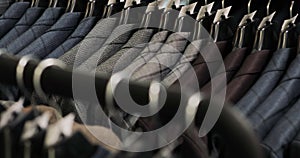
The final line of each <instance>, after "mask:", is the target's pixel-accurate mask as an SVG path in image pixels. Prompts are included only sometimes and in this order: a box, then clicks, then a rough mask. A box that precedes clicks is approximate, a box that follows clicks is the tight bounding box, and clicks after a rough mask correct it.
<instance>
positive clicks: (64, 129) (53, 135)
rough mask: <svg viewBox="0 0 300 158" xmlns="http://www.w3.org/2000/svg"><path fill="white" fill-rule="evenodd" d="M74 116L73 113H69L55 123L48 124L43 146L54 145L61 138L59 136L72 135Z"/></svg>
mask: <svg viewBox="0 0 300 158" xmlns="http://www.w3.org/2000/svg"><path fill="white" fill-rule="evenodd" d="M74 118H75V115H74V114H69V115H67V116H66V117H64V118H62V119H61V120H59V121H58V122H57V123H55V124H53V125H50V126H49V128H48V130H47V134H46V139H45V146H46V147H51V146H54V145H55V144H56V143H58V142H59V141H60V140H61V136H64V137H70V136H71V135H72V128H73V123H74Z"/></svg>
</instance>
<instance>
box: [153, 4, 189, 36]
mask: <svg viewBox="0 0 300 158" xmlns="http://www.w3.org/2000/svg"><path fill="white" fill-rule="evenodd" d="M186 5H188V2H186V1H182V2H181V1H180V0H169V1H168V2H167V5H166V7H165V8H164V11H163V13H162V15H161V20H160V26H159V28H160V29H163V30H165V29H167V30H174V29H175V28H174V23H172V21H176V18H177V17H178V16H177V15H178V14H179V13H178V12H176V11H175V10H180V9H181V7H182V6H186Z"/></svg>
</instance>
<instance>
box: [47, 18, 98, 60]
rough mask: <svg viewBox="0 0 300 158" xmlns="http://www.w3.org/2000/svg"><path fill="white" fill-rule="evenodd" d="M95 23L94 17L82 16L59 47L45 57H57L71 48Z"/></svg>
mask: <svg viewBox="0 0 300 158" xmlns="http://www.w3.org/2000/svg"><path fill="white" fill-rule="evenodd" d="M95 23H96V17H87V18H84V19H83V20H82V21H81V22H80V24H79V25H78V27H77V28H76V30H75V31H74V32H73V33H72V34H71V35H70V36H69V37H68V39H67V40H66V41H64V42H63V44H61V45H60V46H59V47H57V48H56V49H55V50H53V51H52V52H51V53H50V54H49V55H47V56H46V57H45V58H59V57H60V56H62V55H63V54H64V53H66V52H67V51H69V50H70V49H72V48H73V47H74V46H75V45H77V44H78V43H79V42H80V41H82V40H83V39H84V38H85V36H86V35H87V34H88V33H89V32H90V31H91V29H92V28H93V27H94V25H95Z"/></svg>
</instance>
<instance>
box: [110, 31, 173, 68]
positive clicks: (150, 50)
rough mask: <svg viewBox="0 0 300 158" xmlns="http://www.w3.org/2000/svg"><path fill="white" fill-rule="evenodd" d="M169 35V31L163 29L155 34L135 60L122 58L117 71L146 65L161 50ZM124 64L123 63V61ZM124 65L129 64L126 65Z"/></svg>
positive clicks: (116, 66)
mask: <svg viewBox="0 0 300 158" xmlns="http://www.w3.org/2000/svg"><path fill="white" fill-rule="evenodd" d="M168 36H169V32H168V31H161V32H158V33H156V34H154V35H153V37H152V38H151V40H150V42H149V43H148V44H147V46H146V47H145V48H144V49H143V50H142V51H141V53H139V55H138V56H137V57H136V58H135V59H134V61H133V62H131V60H122V61H121V62H120V63H117V64H116V65H115V72H117V71H121V70H122V71H127V72H128V73H129V72H134V71H135V70H138V69H139V68H141V67H142V66H143V65H145V64H146V63H147V62H148V61H149V60H150V59H151V58H152V57H153V56H155V54H156V53H157V52H158V51H159V50H160V48H161V47H162V46H163V45H164V43H165V41H166V40H167V38H168ZM122 62H123V63H124V64H123V63H122ZM124 65H128V66H127V67H124Z"/></svg>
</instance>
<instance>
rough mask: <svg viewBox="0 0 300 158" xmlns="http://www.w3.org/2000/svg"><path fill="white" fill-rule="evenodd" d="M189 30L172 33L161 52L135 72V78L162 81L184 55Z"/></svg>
mask: <svg viewBox="0 0 300 158" xmlns="http://www.w3.org/2000/svg"><path fill="white" fill-rule="evenodd" d="M189 36H190V33H189V32H178V33H173V34H171V35H170V36H169V37H168V39H167V41H166V43H165V44H164V45H163V46H162V47H161V49H160V50H159V52H158V53H157V54H156V55H155V56H154V57H153V58H152V59H151V60H149V62H148V63H146V64H145V65H144V66H142V67H141V68H140V69H139V70H137V71H136V72H134V73H133V75H132V78H133V79H134V80H150V81H151V80H159V81H161V80H162V79H163V78H164V77H165V76H166V75H167V74H168V73H169V72H170V71H171V68H172V67H173V66H174V65H175V64H176V63H177V61H178V60H179V58H180V57H181V56H182V55H181V53H182V52H183V51H184V49H185V47H186V45H187V43H188V38H189Z"/></svg>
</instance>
